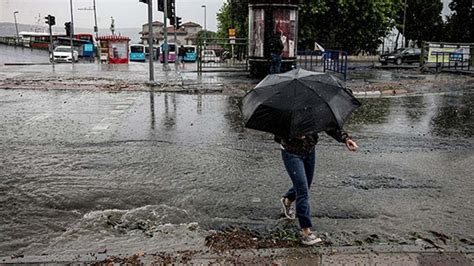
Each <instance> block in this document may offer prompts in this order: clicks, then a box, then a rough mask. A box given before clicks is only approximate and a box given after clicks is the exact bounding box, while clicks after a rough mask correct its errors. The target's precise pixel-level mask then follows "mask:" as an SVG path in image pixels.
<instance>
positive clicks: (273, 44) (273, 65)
mask: <svg viewBox="0 0 474 266" xmlns="http://www.w3.org/2000/svg"><path fill="white" fill-rule="evenodd" d="M283 48H284V46H283V42H282V41H281V33H280V32H279V31H277V32H276V33H275V34H274V35H273V37H272V38H271V39H270V42H269V51H270V74H277V73H280V68H281V54H282V53H283Z"/></svg>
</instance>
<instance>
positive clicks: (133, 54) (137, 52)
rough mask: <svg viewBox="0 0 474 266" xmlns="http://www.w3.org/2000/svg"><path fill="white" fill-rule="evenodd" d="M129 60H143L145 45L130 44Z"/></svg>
mask: <svg viewBox="0 0 474 266" xmlns="http://www.w3.org/2000/svg"><path fill="white" fill-rule="evenodd" d="M130 61H141V62H145V45H143V44H131V45H130Z"/></svg>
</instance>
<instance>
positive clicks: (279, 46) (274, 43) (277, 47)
mask: <svg viewBox="0 0 474 266" xmlns="http://www.w3.org/2000/svg"><path fill="white" fill-rule="evenodd" d="M283 48H284V46H283V42H282V41H281V37H280V36H279V35H274V36H273V37H272V38H271V39H270V43H269V51H270V53H272V54H277V55H281V53H282V52H283Z"/></svg>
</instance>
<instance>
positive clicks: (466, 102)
mask: <svg viewBox="0 0 474 266" xmlns="http://www.w3.org/2000/svg"><path fill="white" fill-rule="evenodd" d="M473 115H474V94H467V95H463V96H461V97H458V96H449V95H448V96H445V97H443V98H442V99H441V101H440V107H439V111H438V113H437V114H436V116H435V117H434V118H433V120H432V132H433V134H435V135H438V136H442V137H446V136H462V137H466V138H471V137H472V136H473V132H474V119H473V117H474V116H473Z"/></svg>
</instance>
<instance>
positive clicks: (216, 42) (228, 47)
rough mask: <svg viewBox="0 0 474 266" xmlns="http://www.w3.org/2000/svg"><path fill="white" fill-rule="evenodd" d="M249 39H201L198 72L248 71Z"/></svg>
mask: <svg viewBox="0 0 474 266" xmlns="http://www.w3.org/2000/svg"><path fill="white" fill-rule="evenodd" d="M247 53H248V41H247V39H237V38H236V39H225V38H200V39H198V41H197V70H198V72H199V73H201V72H204V71H206V72H219V71H222V72H223V71H229V70H232V71H248V56H247Z"/></svg>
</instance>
